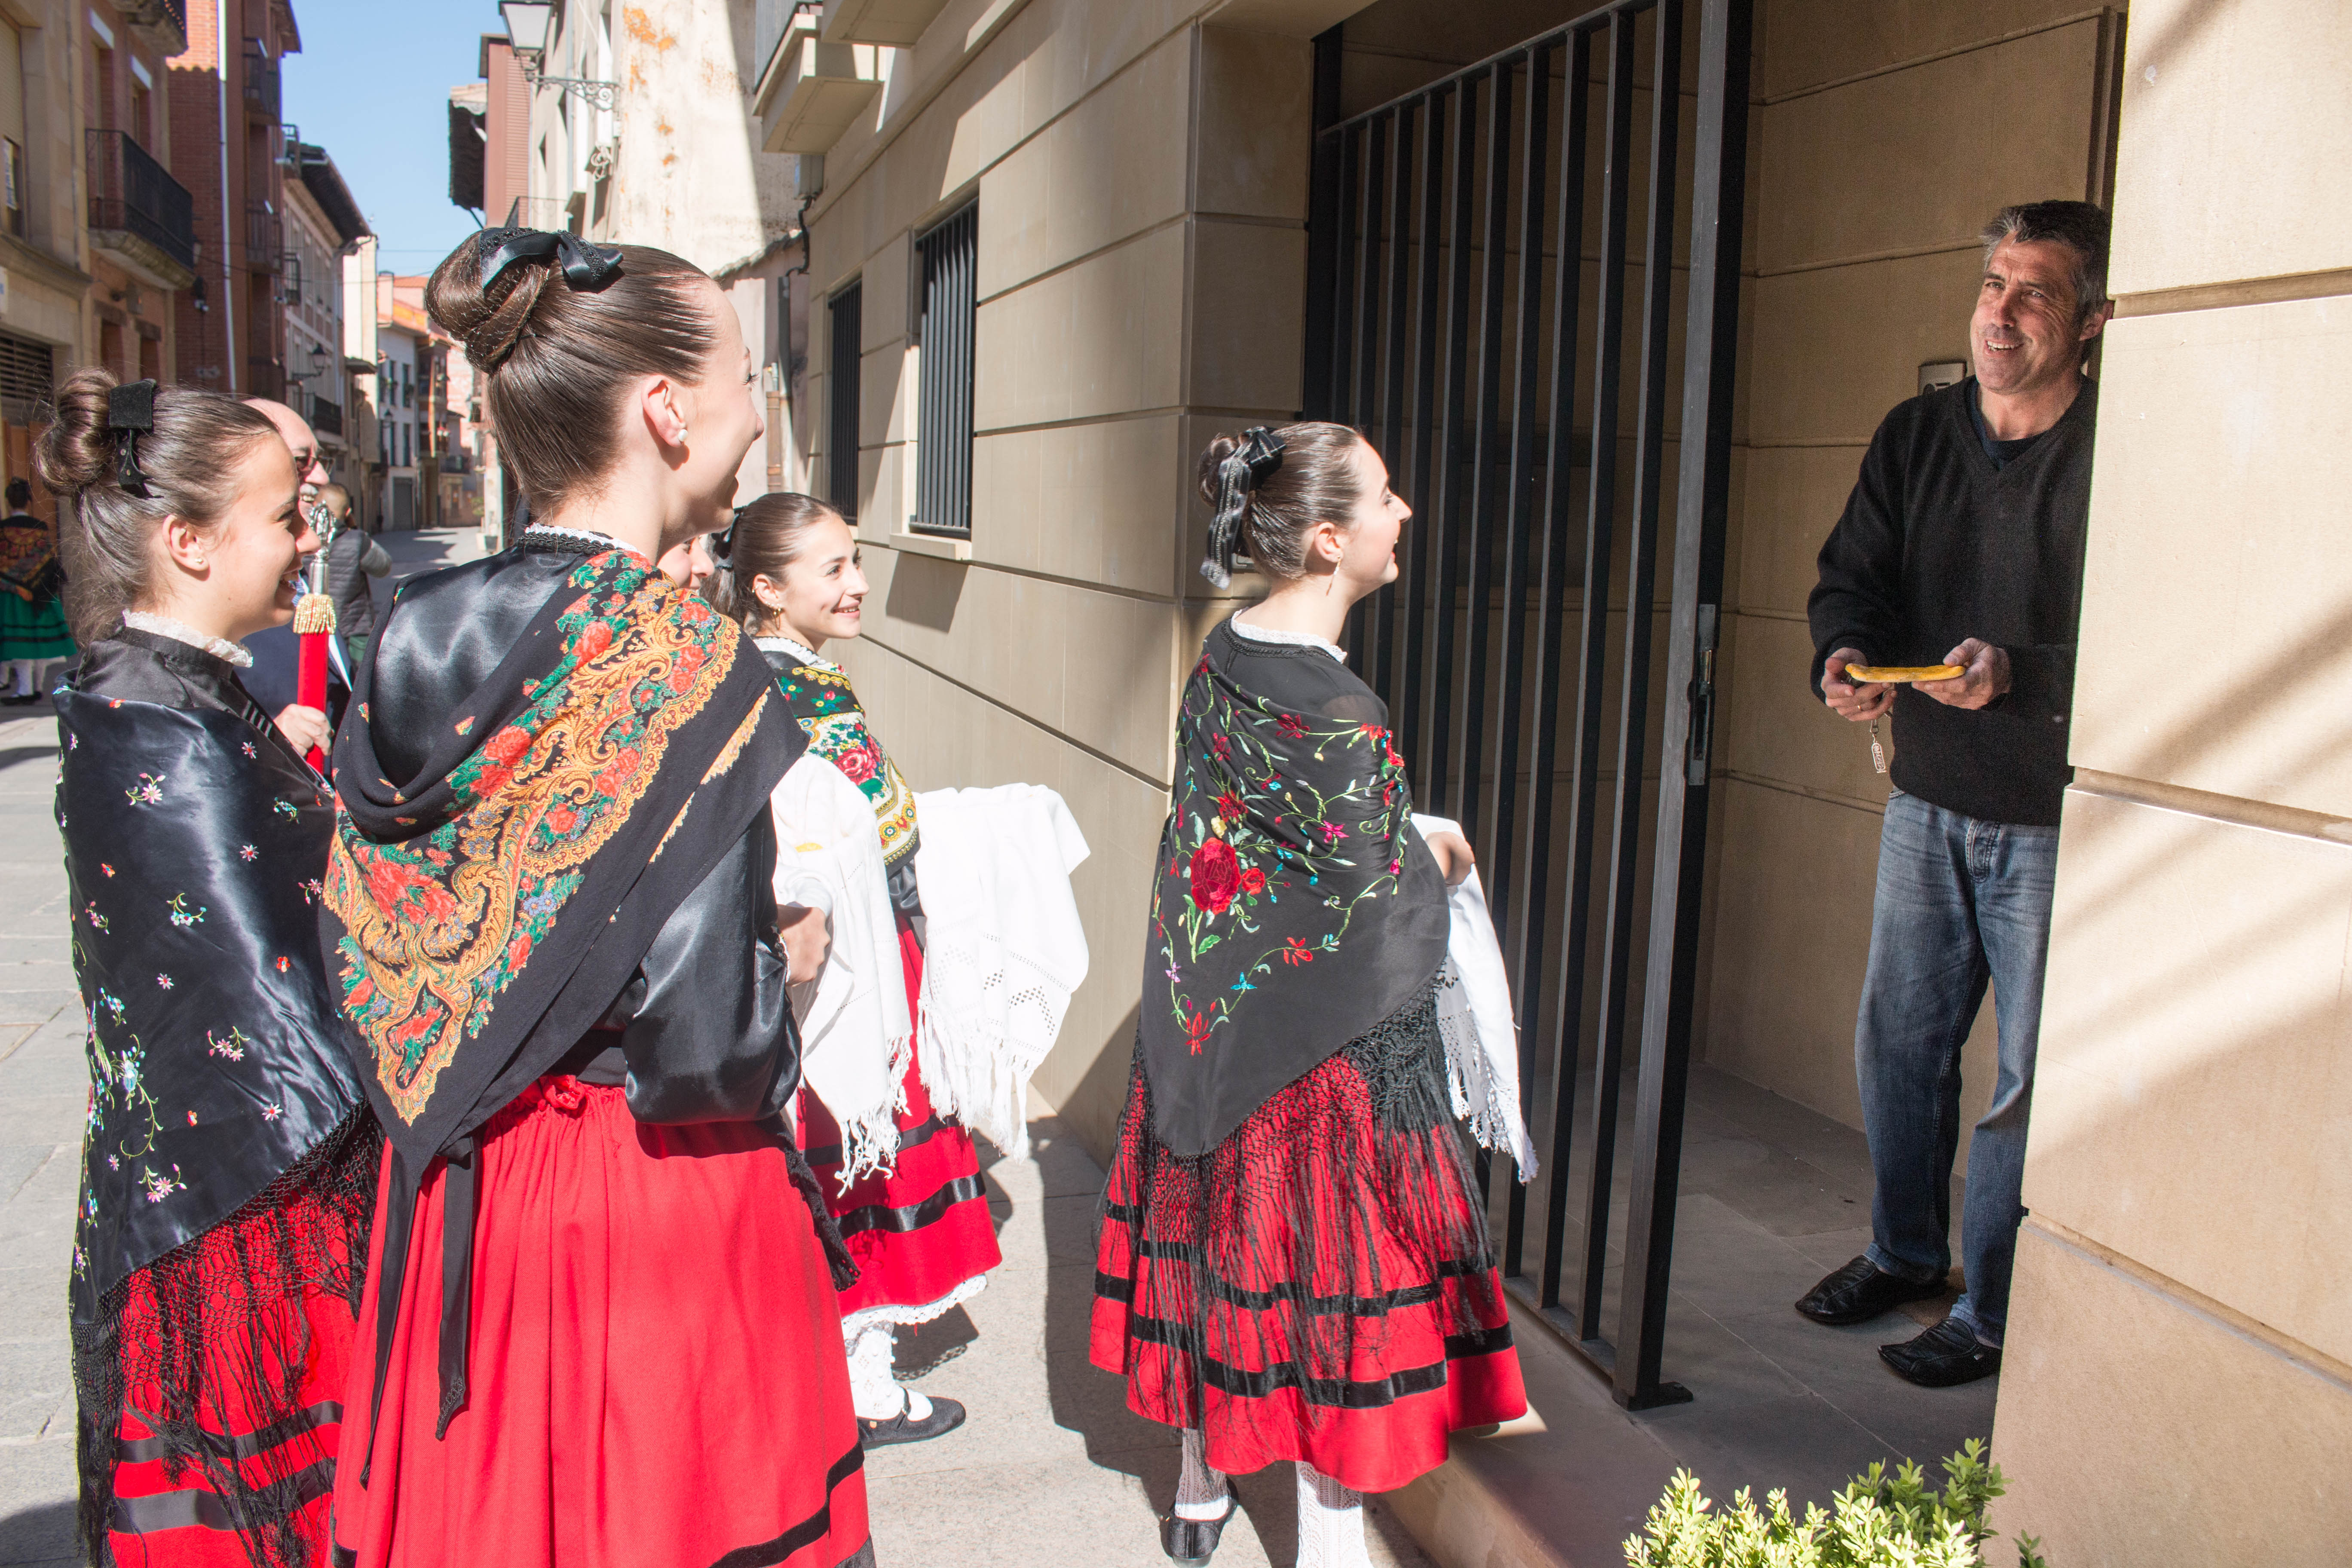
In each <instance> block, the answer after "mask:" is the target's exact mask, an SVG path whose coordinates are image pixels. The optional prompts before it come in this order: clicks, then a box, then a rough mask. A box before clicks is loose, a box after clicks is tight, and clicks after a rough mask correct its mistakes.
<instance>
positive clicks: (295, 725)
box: [274, 702, 335, 756]
mask: <svg viewBox="0 0 2352 1568" xmlns="http://www.w3.org/2000/svg"><path fill="white" fill-rule="evenodd" d="M274 722H275V723H276V724H277V726H278V733H279V734H281V735H283V736H285V737H286V738H287V740H289V741H290V742H293V745H294V750H295V751H296V752H299V753H301V754H302V755H304V756H308V755H310V753H311V752H314V751H316V752H323V751H326V750H327V749H329V748H330V747H331V746H332V745H333V744H334V740H335V737H334V735H333V733H332V732H331V731H329V730H328V728H327V716H326V715H325V714H324V713H321V712H320V711H319V710H317V709H316V708H305V707H303V706H302V705H301V704H300V703H299V702H289V703H288V704H287V705H286V706H285V707H283V708H280V709H279V710H278V713H277V717H276V719H275V720H274Z"/></svg>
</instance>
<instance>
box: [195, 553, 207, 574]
mask: <svg viewBox="0 0 2352 1568" xmlns="http://www.w3.org/2000/svg"><path fill="white" fill-rule="evenodd" d="M205 565H206V563H205V558H204V557H203V556H201V555H199V556H197V557H196V570H197V571H199V572H201V571H203V570H204V569H205Z"/></svg>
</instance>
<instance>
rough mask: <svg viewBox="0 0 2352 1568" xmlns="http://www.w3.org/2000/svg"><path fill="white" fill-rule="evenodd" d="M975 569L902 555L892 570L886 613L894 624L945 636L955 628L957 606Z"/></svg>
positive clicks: (949, 562)
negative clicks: (919, 628) (951, 628)
mask: <svg viewBox="0 0 2352 1568" xmlns="http://www.w3.org/2000/svg"><path fill="white" fill-rule="evenodd" d="M970 572H971V567H969V566H967V565H965V564H964V563H962V562H961V561H941V560H938V559H936V558H935V557H932V556H929V555H917V554H915V553H914V552H911V551H903V550H902V551H900V552H898V560H897V561H896V562H895V563H892V566H891V570H890V595H889V597H888V599H887V600H886V601H885V602H884V612H885V613H886V614H887V615H888V616H889V617H890V618H891V619H892V620H894V621H908V622H912V623H913V624H914V625H916V626H920V627H922V628H923V629H924V630H925V631H931V632H944V631H947V630H949V629H950V627H952V626H954V625H955V613H956V605H957V603H958V601H960V600H961V599H962V597H963V580H964V577H965V575H966V574H969V573H970Z"/></svg>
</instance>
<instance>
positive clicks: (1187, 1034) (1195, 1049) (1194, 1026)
mask: <svg viewBox="0 0 2352 1568" xmlns="http://www.w3.org/2000/svg"><path fill="white" fill-rule="evenodd" d="M1184 1040H1185V1043H1186V1044H1188V1045H1190V1046H1191V1047H1192V1054H1193V1055H1194V1056H1196V1057H1197V1056H1199V1055H1200V1054H1201V1047H1202V1046H1204V1045H1207V1044H1208V1043H1209V1019H1208V1016H1207V1015H1206V1014H1204V1013H1202V1011H1201V1010H1200V1009H1199V1008H1198V1007H1194V1006H1192V1005H1189V1004H1188V1005H1186V1006H1185V1009H1184Z"/></svg>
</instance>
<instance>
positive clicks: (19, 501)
mask: <svg viewBox="0 0 2352 1568" xmlns="http://www.w3.org/2000/svg"><path fill="white" fill-rule="evenodd" d="M7 494H8V504H9V505H10V506H13V507H15V508H16V510H18V511H22V510H25V509H26V507H28V506H30V505H32V504H33V487H32V486H30V485H28V484H26V482H25V481H24V480H22V479H10V480H9V481H8V491H7Z"/></svg>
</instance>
